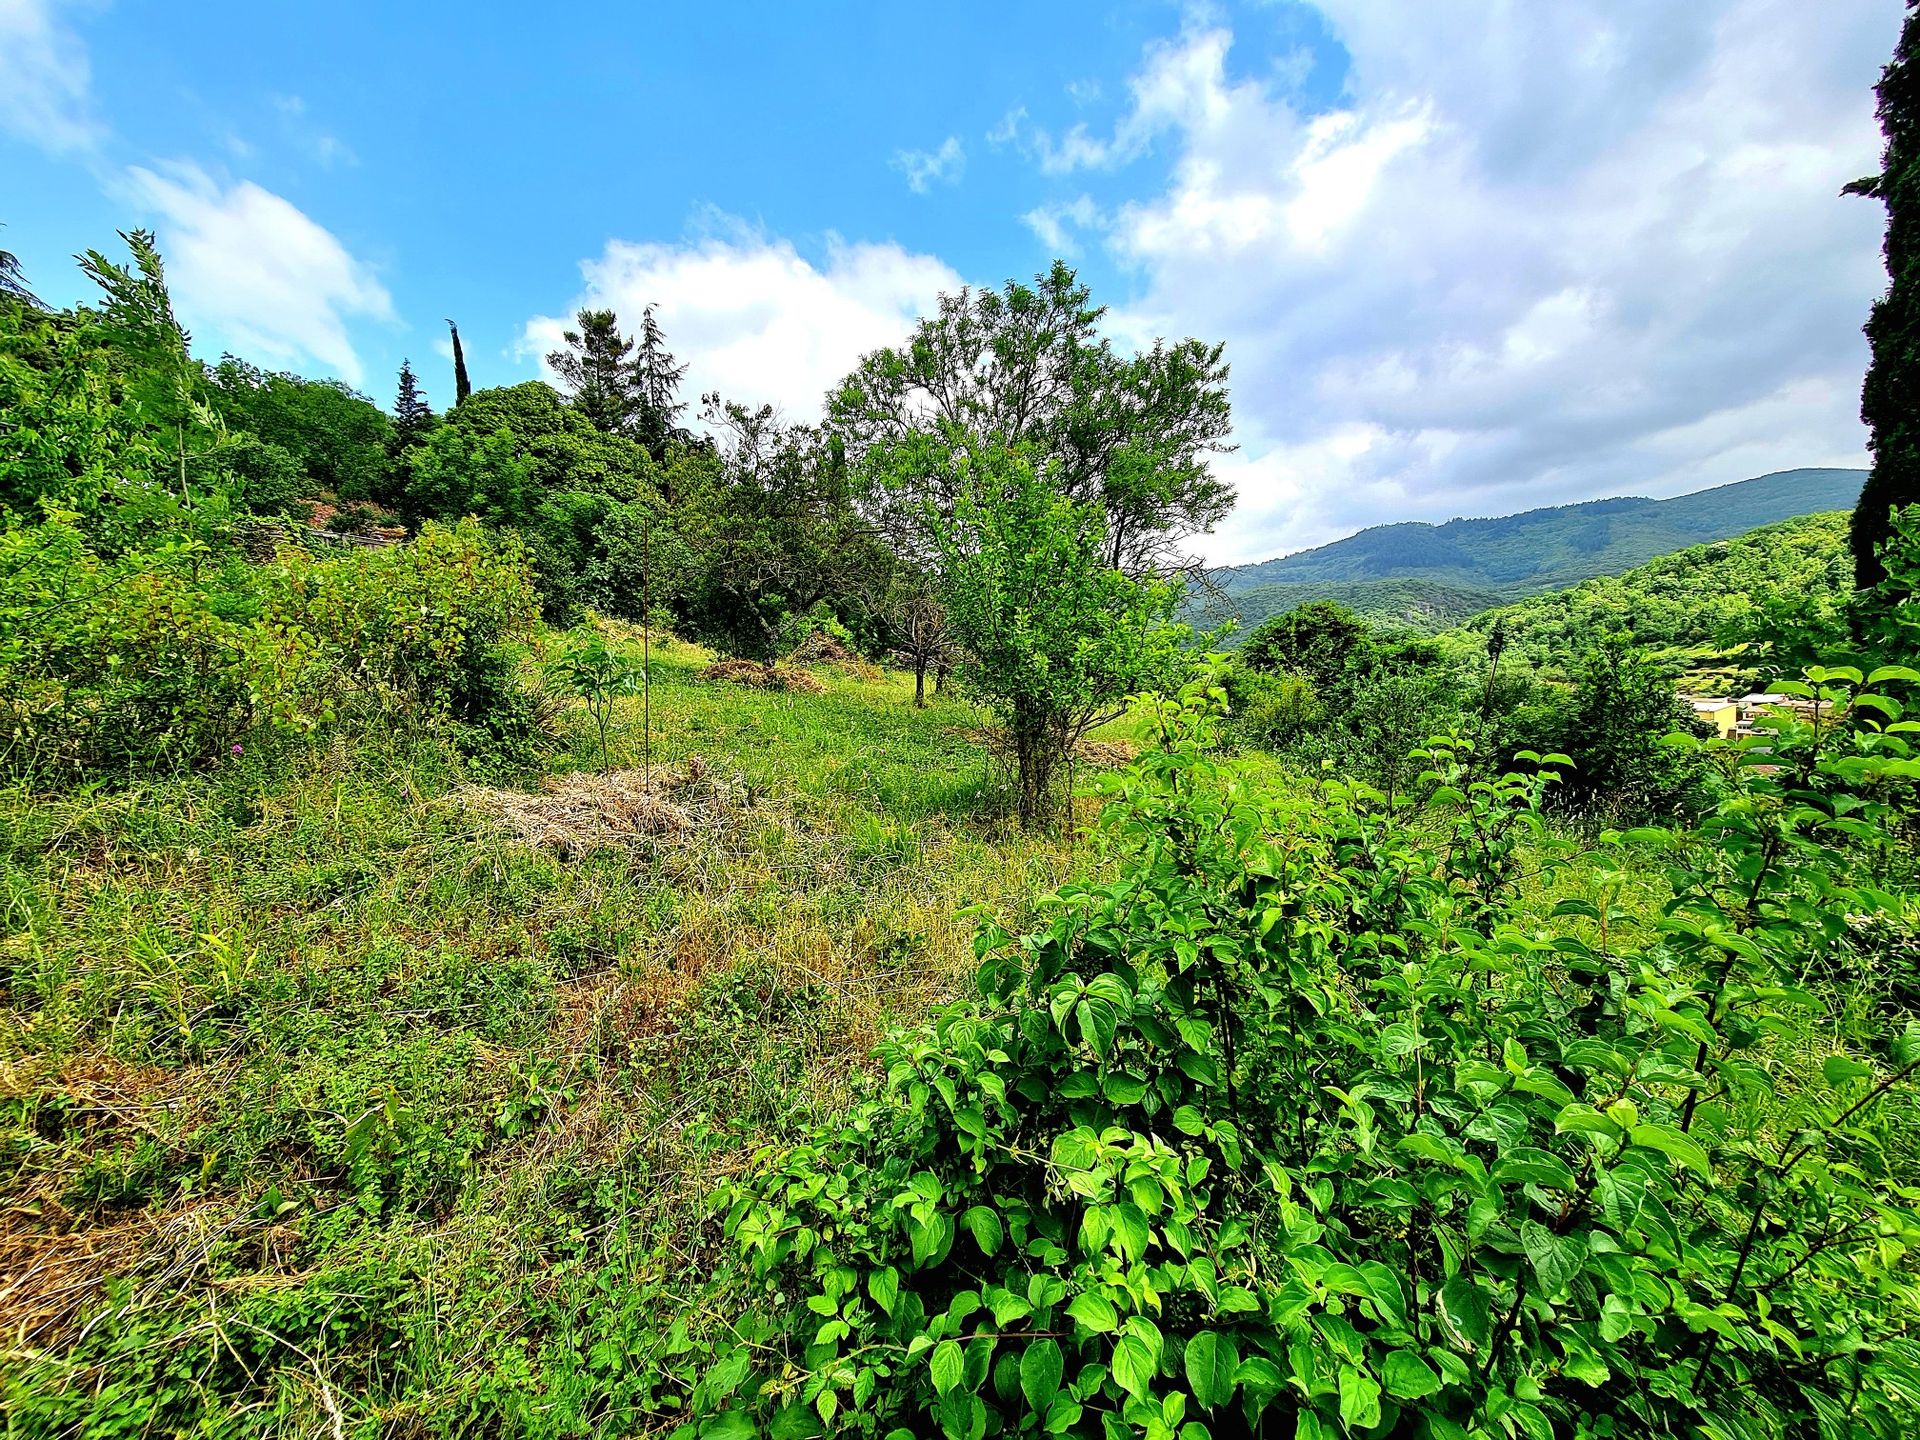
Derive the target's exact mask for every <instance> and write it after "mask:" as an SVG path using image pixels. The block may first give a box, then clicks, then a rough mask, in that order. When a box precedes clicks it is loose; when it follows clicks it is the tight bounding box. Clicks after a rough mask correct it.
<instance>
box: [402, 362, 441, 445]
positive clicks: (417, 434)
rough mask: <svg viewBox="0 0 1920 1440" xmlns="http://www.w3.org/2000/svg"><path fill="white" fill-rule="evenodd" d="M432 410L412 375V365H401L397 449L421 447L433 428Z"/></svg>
mask: <svg viewBox="0 0 1920 1440" xmlns="http://www.w3.org/2000/svg"><path fill="white" fill-rule="evenodd" d="M433 423H434V415H433V407H432V406H431V405H429V404H428V403H427V397H426V396H425V395H423V394H422V393H421V392H420V381H419V379H418V378H417V377H416V376H415V375H414V373H413V362H412V361H411V360H402V361H401V362H400V382H399V385H398V387H397V388H396V390H395V391H394V396H393V444H394V447H395V449H397V450H405V449H408V448H409V447H411V446H414V445H418V444H419V443H420V442H421V441H422V440H425V439H426V438H427V432H428V431H429V430H431V429H433Z"/></svg>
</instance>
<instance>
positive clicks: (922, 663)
mask: <svg viewBox="0 0 1920 1440" xmlns="http://www.w3.org/2000/svg"><path fill="white" fill-rule="evenodd" d="M913 708H914V709H916V710H924V709H926V708H927V657H926V656H925V655H923V654H920V653H918V652H915V654H914V657H913Z"/></svg>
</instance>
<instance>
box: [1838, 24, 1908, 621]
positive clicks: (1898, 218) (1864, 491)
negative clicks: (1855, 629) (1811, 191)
mask: <svg viewBox="0 0 1920 1440" xmlns="http://www.w3.org/2000/svg"><path fill="white" fill-rule="evenodd" d="M1917 62H1920V0H1908V9H1907V19H1906V24H1905V25H1904V26H1902V27H1901V31H1900V40H1899V43H1898V45H1897V46H1896V47H1895V49H1894V52H1893V59H1892V60H1891V61H1889V62H1888V64H1887V67H1886V69H1885V70H1883V71H1882V72H1881V76H1880V84H1879V86H1878V94H1879V96H1880V105H1879V114H1880V128H1881V129H1882V130H1883V131H1884V132H1885V134H1886V137H1887V144H1886V149H1885V151H1884V152H1883V153H1882V155H1881V161H1880V173H1879V174H1878V175H1871V176H1868V177H1867V178H1865V179H1863V180H1856V181H1854V183H1853V184H1851V185H1849V186H1848V187H1847V189H1848V190H1849V191H1850V192H1852V193H1854V194H1860V195H1871V196H1873V197H1875V198H1876V199H1879V200H1881V201H1884V202H1885V204H1886V207H1887V238H1886V245H1885V254H1886V258H1887V275H1888V279H1889V284H1888V287H1887V293H1886V295H1885V296H1883V297H1882V298H1881V299H1880V300H1878V301H1876V302H1875V303H1874V307H1873V313H1872V315H1871V316H1870V317H1869V318H1868V320H1867V340H1868V342H1869V343H1870V344H1871V345H1872V347H1873V361H1872V364H1871V365H1869V367H1868V369H1867V378H1866V383H1865V385H1864V386H1863V387H1862V389H1861V392H1860V418H1861V419H1862V420H1864V421H1865V422H1866V424H1867V430H1868V432H1869V433H1868V439H1867V443H1868V447H1869V448H1870V449H1871V450H1872V452H1873V470H1872V473H1871V474H1870V475H1869V476H1868V477H1867V483H1866V484H1865V485H1864V486H1863V487H1862V488H1861V491H1860V501H1859V504H1858V505H1857V506H1856V507H1855V508H1854V512H1853V524H1852V528H1851V532H1850V536H1849V539H1850V543H1851V546H1852V549H1853V565H1854V580H1855V584H1856V585H1857V586H1858V587H1859V588H1860V589H1862V590H1866V589H1869V588H1871V587H1872V586H1875V585H1877V584H1879V583H1880V581H1881V580H1882V579H1884V578H1885V576H1886V569H1885V567H1884V566H1883V565H1882V564H1881V561H1880V555H1879V550H1880V547H1881V546H1882V545H1883V544H1885V543H1886V540H1887V536H1888V534H1889V533H1890V526H1889V520H1888V517H1889V516H1890V515H1891V513H1892V512H1893V511H1894V510H1895V509H1897V508H1899V507H1901V506H1905V505H1912V504H1915V503H1920V403H1916V402H1915V400H1914V395H1915V393H1916V391H1920V63H1917Z"/></svg>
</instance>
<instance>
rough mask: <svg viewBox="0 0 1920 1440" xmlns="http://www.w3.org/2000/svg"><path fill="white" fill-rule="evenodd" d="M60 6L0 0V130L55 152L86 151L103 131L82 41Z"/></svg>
mask: <svg viewBox="0 0 1920 1440" xmlns="http://www.w3.org/2000/svg"><path fill="white" fill-rule="evenodd" d="M64 8H66V7H63V6H62V5H61V4H60V3H59V0H0V130H5V131H6V132H7V133H8V134H11V135H15V136H17V137H19V138H20V139H23V140H26V141H28V142H30V143H32V144H34V145H37V146H39V147H40V148H41V149H43V150H46V151H48V152H50V153H52V154H55V155H64V154H71V153H74V152H77V151H86V150H90V149H92V148H93V147H94V146H95V145H96V144H98V143H99V141H100V139H101V137H102V136H103V135H104V134H105V127H104V126H103V125H102V124H101V122H100V121H99V119H98V118H97V117H96V115H95V114H94V108H93V74H92V67H91V65H90V64H89V63H88V60H87V50H86V46H85V45H84V44H83V43H82V42H81V40H80V37H79V36H78V35H76V34H75V33H74V32H73V30H72V28H71V27H69V26H68V25H67V24H66V22H65V18H64V16H63V15H62V13H61V12H62V10H63V9H64Z"/></svg>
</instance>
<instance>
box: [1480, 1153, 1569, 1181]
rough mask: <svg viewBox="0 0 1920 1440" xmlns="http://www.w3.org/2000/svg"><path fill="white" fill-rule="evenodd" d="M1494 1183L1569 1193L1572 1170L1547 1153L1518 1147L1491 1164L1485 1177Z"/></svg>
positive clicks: (1564, 1162)
mask: <svg viewBox="0 0 1920 1440" xmlns="http://www.w3.org/2000/svg"><path fill="white" fill-rule="evenodd" d="M1489 1178H1491V1179H1492V1180H1494V1181H1496V1182H1502V1181H1505V1182H1518V1183H1519V1184H1522V1185H1546V1186H1550V1187H1551V1188H1553V1189H1555V1190H1571V1189H1573V1170H1572V1169H1571V1168H1570V1167H1569V1166H1568V1165H1567V1162H1566V1161H1564V1160H1562V1159H1561V1158H1560V1157H1559V1156H1558V1155H1555V1154H1554V1153H1553V1152H1552V1151H1550V1150H1541V1149H1538V1148H1536V1147H1534V1146H1531V1145H1521V1146H1517V1147H1515V1148H1514V1149H1512V1150H1510V1151H1508V1152H1507V1153H1506V1154H1505V1155H1503V1156H1501V1157H1500V1159H1499V1160H1498V1161H1497V1162H1495V1164H1494V1167H1493V1170H1492V1172H1491V1174H1490V1176H1489Z"/></svg>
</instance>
